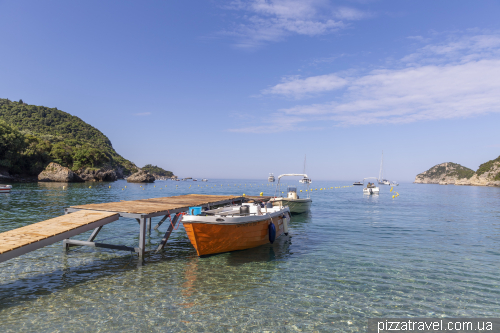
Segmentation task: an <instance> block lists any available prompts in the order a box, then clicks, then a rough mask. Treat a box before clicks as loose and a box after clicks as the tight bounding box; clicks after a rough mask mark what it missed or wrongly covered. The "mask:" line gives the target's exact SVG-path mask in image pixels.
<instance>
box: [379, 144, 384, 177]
mask: <svg viewBox="0 0 500 333" xmlns="http://www.w3.org/2000/svg"><path fill="white" fill-rule="evenodd" d="M383 168H384V151H383V150H382V161H380V172H379V174H378V181H379V182H381V181H382V177H383V176H384V171H383V170H384V169H383Z"/></svg>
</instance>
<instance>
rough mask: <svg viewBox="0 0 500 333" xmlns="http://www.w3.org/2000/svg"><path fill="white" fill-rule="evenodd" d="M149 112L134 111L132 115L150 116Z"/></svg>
mask: <svg viewBox="0 0 500 333" xmlns="http://www.w3.org/2000/svg"><path fill="white" fill-rule="evenodd" d="M150 115H151V112H141V113H134V116H150Z"/></svg>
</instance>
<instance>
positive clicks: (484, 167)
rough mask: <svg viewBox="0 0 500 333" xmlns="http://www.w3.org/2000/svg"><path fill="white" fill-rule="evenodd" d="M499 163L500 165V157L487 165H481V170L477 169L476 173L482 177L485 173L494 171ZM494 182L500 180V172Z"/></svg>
mask: <svg viewBox="0 0 500 333" xmlns="http://www.w3.org/2000/svg"><path fill="white" fill-rule="evenodd" d="M498 163H500V156H498V157H497V158H496V159H494V160H491V161H488V162H486V163H483V164H481V165H480V166H479V169H477V171H476V173H477V175H478V176H481V175H482V174H483V173H485V172H491V171H493V168H494V166H495V165H498ZM494 180H500V172H498V173H497V174H496V175H495V177H494Z"/></svg>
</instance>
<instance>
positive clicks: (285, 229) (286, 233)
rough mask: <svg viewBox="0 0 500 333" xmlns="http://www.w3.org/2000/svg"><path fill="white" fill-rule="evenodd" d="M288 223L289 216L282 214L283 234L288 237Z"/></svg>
mask: <svg viewBox="0 0 500 333" xmlns="http://www.w3.org/2000/svg"><path fill="white" fill-rule="evenodd" d="M288 223H290V216H289V215H288V213H285V214H283V232H284V233H285V236H288Z"/></svg>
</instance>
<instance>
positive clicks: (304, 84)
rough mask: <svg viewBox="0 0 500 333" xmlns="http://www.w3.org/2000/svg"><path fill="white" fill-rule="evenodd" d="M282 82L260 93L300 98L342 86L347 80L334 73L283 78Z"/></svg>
mask: <svg viewBox="0 0 500 333" xmlns="http://www.w3.org/2000/svg"><path fill="white" fill-rule="evenodd" d="M282 81H283V82H282V83H279V84H277V85H275V86H274V87H271V88H269V89H266V90H263V91H262V94H264V95H267V94H275V95H284V96H288V97H295V98H300V97H303V96H305V95H308V94H314V93H320V92H324V91H330V90H334V89H338V88H342V87H344V86H346V85H347V83H348V80H347V79H345V78H342V77H339V76H338V75H336V74H327V75H319V76H312V77H308V78H305V79H301V78H298V77H287V78H283V80H282Z"/></svg>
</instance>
